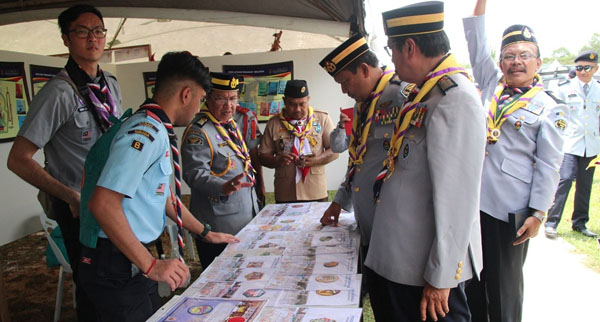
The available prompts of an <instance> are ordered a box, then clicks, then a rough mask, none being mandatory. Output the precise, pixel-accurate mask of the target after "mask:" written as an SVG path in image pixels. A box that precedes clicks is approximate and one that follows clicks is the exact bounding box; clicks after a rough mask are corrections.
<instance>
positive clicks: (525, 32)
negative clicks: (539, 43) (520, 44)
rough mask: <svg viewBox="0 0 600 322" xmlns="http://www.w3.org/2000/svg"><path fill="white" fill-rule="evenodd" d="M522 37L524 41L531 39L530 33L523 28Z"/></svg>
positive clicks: (527, 29)
mask: <svg viewBox="0 0 600 322" xmlns="http://www.w3.org/2000/svg"><path fill="white" fill-rule="evenodd" d="M523 37H525V39H529V38H531V31H529V28H527V27H525V28H523Z"/></svg>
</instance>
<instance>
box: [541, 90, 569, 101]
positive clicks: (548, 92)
mask: <svg viewBox="0 0 600 322" xmlns="http://www.w3.org/2000/svg"><path fill="white" fill-rule="evenodd" d="M544 92H546V94H548V96H550V97H552V99H553V100H554V101H555V102H556V103H558V104H564V103H565V102H564V101H563V100H561V99H560V98H558V97H556V95H554V92H552V91H551V90H544Z"/></svg>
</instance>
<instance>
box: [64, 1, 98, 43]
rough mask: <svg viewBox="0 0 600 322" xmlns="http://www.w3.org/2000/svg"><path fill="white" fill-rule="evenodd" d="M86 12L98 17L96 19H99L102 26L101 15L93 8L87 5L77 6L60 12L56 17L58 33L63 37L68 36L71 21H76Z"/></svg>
mask: <svg viewBox="0 0 600 322" xmlns="http://www.w3.org/2000/svg"><path fill="white" fill-rule="evenodd" d="M86 12H90V13H93V14H95V15H96V16H98V18H100V20H101V21H102V24H104V19H102V13H100V11H99V10H98V9H96V8H95V7H93V6H90V5H89V4H78V5H75V6H72V7H70V8H69V9H67V10H65V11H63V12H61V13H60V15H59V16H58V27H59V28H60V32H61V33H62V34H65V35H66V34H68V33H69V29H71V23H73V21H75V20H77V18H79V16H81V15H82V14H84V13H86Z"/></svg>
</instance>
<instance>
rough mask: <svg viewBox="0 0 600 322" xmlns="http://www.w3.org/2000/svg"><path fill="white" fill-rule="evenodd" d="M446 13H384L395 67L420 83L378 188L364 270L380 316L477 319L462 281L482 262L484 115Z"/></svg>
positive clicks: (440, 9)
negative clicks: (450, 35)
mask: <svg viewBox="0 0 600 322" xmlns="http://www.w3.org/2000/svg"><path fill="white" fill-rule="evenodd" d="M443 17H444V4H443V3H442V2H439V1H431V2H423V3H417V4H413V5H409V6H406V7H402V8H399V9H396V10H392V11H388V12H384V13H383V20H384V29H385V31H386V35H387V36H388V46H389V48H391V50H392V61H393V62H394V65H395V67H396V73H397V74H398V76H399V77H400V78H401V79H402V80H405V81H410V82H412V83H415V84H419V85H417V88H416V89H415V91H413V92H412V93H411V95H410V96H409V97H408V98H407V100H406V101H407V103H405V104H404V106H403V107H402V110H401V112H400V117H398V118H397V120H396V123H395V125H394V133H393V136H392V140H391V142H390V150H389V151H388V157H387V159H386V161H385V163H384V166H383V168H382V169H381V171H380V173H379V174H378V175H377V177H376V179H375V185H374V187H373V189H374V193H375V196H376V197H378V202H379V203H378V204H377V207H376V209H375V215H374V219H373V231H372V233H371V242H370V245H369V253H368V254H367V259H366V261H365V267H366V268H365V273H364V274H365V276H366V278H367V286H368V288H369V294H370V296H371V303H372V304H373V312H374V314H375V318H376V319H377V320H388V321H418V320H422V321H425V320H426V319H427V318H428V317H429V318H430V319H432V320H434V321H438V319H439V320H440V321H470V315H469V309H468V306H467V301H466V296H465V292H464V287H465V283H466V282H467V281H468V280H470V279H471V278H473V277H476V276H477V275H478V274H479V271H480V270H481V244H480V242H481V236H480V228H479V216H478V210H479V188H480V184H481V169H482V167H483V154H484V148H485V118H484V114H483V109H482V107H481V103H480V101H479V96H478V95H477V90H476V89H475V86H474V85H473V83H472V81H471V80H470V79H469V76H468V75H467V73H466V71H465V70H464V69H463V68H461V67H459V65H458V63H457V62H456V59H455V58H454V56H453V55H452V54H449V53H448V51H449V50H450V43H449V40H448V37H447V36H446V33H445V32H444V30H443V24H444V20H443V19H444V18H443ZM384 180H385V182H384Z"/></svg>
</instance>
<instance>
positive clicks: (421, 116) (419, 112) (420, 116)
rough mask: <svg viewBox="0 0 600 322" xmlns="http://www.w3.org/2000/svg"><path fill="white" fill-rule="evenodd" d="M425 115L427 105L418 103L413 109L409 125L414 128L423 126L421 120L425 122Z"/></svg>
mask: <svg viewBox="0 0 600 322" xmlns="http://www.w3.org/2000/svg"><path fill="white" fill-rule="evenodd" d="M426 115H427V105H426V104H423V103H419V104H418V105H417V107H415V112H414V113H413V115H412V118H411V119H410V125H412V126H415V127H421V126H423V120H425V116H426Z"/></svg>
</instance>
